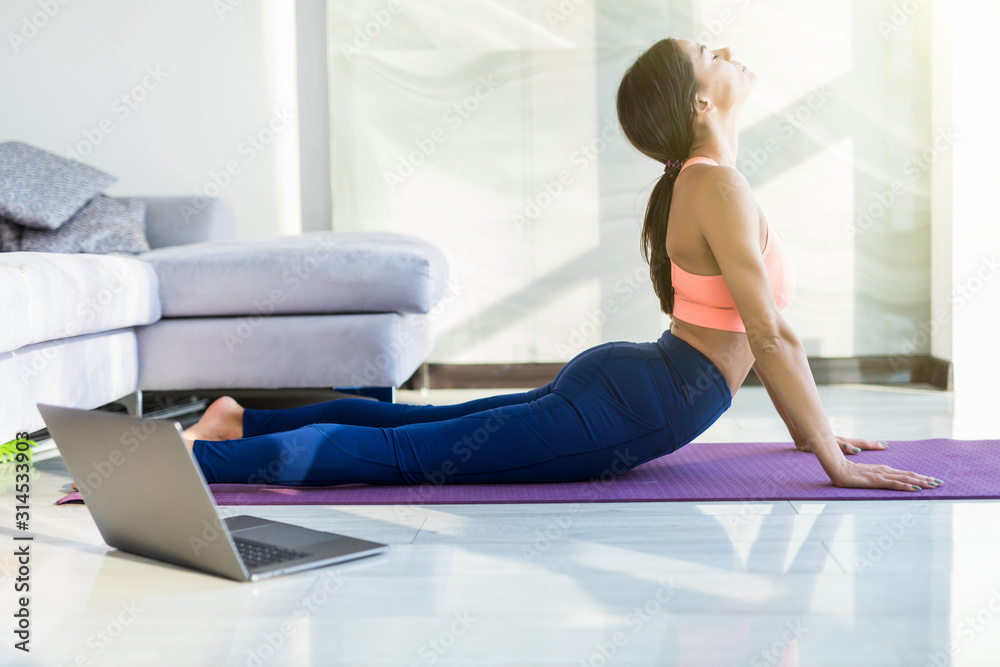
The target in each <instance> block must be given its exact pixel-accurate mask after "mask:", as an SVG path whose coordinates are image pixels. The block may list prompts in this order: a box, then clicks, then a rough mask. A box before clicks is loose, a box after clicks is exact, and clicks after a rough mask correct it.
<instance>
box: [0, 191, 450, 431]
mask: <svg viewBox="0 0 1000 667" xmlns="http://www.w3.org/2000/svg"><path fill="white" fill-rule="evenodd" d="M143 200H144V201H145V203H146V235H147V238H148V240H149V244H150V247H151V248H152V250H151V251H150V252H146V253H142V254H138V255H135V254H126V253H111V254H106V255H103V254H102V255H97V254H83V253H77V254H60V253H40V252H12V253H0V313H2V314H3V321H4V326H3V327H0V379H2V382H0V433H7V434H8V437H4V438H3V439H4V440H6V439H9V438H12V437H13V436H14V434H15V433H16V432H18V431H29V432H31V431H34V430H37V429H40V428H42V427H43V426H44V424H43V422H42V420H41V417H40V415H39V414H38V412H37V409H36V407H35V404H36V403H38V402H42V403H52V404H57V405H67V406H73V407H81V408H87V409H90V408H94V407H98V406H101V405H105V404H107V403H110V402H114V401H119V400H120V401H122V402H123V403H126V404H128V405H130V406H131V407H132V409H133V412H141V406H142V392H144V391H188V390H190V391H196V390H207V389H218V390H226V389H284V388H287V389H302V388H323V389H339V390H352V389H354V388H370V389H376V390H377V391H372V392H369V393H371V394H374V395H378V396H379V397H380V398H382V399H384V400H385V399H387V400H393V396H394V393H393V388H395V387H399V386H400V385H401V384H402V383H403V382H405V381H406V380H407V379H408V378H409V377H410V375H412V374H413V372H414V371H415V370H416V369H417V368H418V367H419V365H420V364H421V363H422V362H423V361H424V360H425V359H426V358H427V356H428V354H429V353H430V350H431V347H432V345H433V334H432V331H431V327H430V326H429V318H428V313H429V312H430V310H431V308H432V307H433V306H434V305H435V304H436V303H437V302H438V301H439V300H440V299H441V297H442V294H443V292H444V289H445V284H446V281H447V273H448V267H447V261H446V259H445V257H444V255H443V253H442V252H441V251H440V250H439V249H438V248H437V247H435V246H434V245H432V244H430V243H428V242H426V241H424V240H421V239H418V238H416V237H412V236H408V235H404V234H396V233H387V232H370V233H368V232H310V233H305V234H301V235H298V236H291V237H274V238H269V239H236V238H233V234H234V230H235V220H234V218H233V214H232V208H231V206H230V205H229V204H228V202H227V201H225V200H222V199H214V200H204V199H201V200H196V199H194V198H187V197H145V198H143Z"/></svg>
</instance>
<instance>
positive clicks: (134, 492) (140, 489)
mask: <svg viewBox="0 0 1000 667" xmlns="http://www.w3.org/2000/svg"><path fill="white" fill-rule="evenodd" d="M37 405H38V411H39V412H40V413H41V415H42V419H43V420H45V425H46V427H47V428H48V430H49V433H50V434H51V435H52V438H53V440H55V443H56V447H57V448H58V450H59V453H60V454H61V455H62V458H63V460H64V461H65V462H66V467H67V468H68V469H69V472H70V474H71V475H72V476H73V481H74V482H75V483H76V486H77V489H79V490H80V494H81V496H82V497H83V500H84V502H85V503H86V505H87V509H88V510H90V514H91V515H92V516H93V517H94V523H96V524H97V528H98V529H99V530H100V531H101V537H103V538H104V541H105V542H107V544H108V546H111V547H115V548H117V549H121V550H122V551H128V552H131V553H134V554H139V555H140V556H146V557H148V558H153V559H156V560H161V561H166V562H168V563H173V564H175V565H180V566H182V567H187V568H192V569H195V570H201V571H202V572H208V573H210V574H215V575H219V576H222V577H227V578H229V579H235V580H237V581H256V580H258V579H263V578H265V577H273V576H277V575H280V574H290V573H292V572H299V571H301V570H308V569H312V568H317V567H323V566H325V565H332V564H334V563H341V562H344V561H348V560H354V559H356V558H364V557H368V556H373V555H376V554H380V553H383V552H385V551H386V550H387V549H388V548H389V547H388V545H386V544H381V543H378V542H369V541H367V540H362V539H357V538H354V537H348V536H346V535H338V534H336V533H329V532H326V531H320V530H312V529H309V528H304V527H302V526H295V525H292V524H288V523H282V522H280V521H271V520H268V519H261V518H259V517H254V516H246V515H240V516H233V517H229V518H227V519H226V520H225V521H222V520H221V518H220V517H219V513H218V508H217V506H216V504H215V500H214V499H213V497H212V494H211V492H210V491H209V489H208V485H207V484H206V482H205V477H204V476H203V475H202V473H201V469H200V468H199V467H198V463H197V461H195V459H194V456H193V455H192V454H191V450H189V449H188V447H187V443H186V442H185V440H184V431H183V429H182V428H181V424H180V423H179V422H177V421H173V420H165V419H144V418H142V417H133V416H130V415H126V414H121V413H111V412H100V411H93V410H81V409H77V408H66V407H59V406H55V405H46V404H44V403H38V404H37Z"/></svg>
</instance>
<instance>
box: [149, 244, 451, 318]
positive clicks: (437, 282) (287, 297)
mask: <svg viewBox="0 0 1000 667" xmlns="http://www.w3.org/2000/svg"><path fill="white" fill-rule="evenodd" d="M137 257H138V259H141V260H144V261H147V262H149V263H150V264H152V265H153V266H154V267H155V268H156V273H157V275H158V276H159V279H160V304H161V307H162V310H163V316H164V317H197V316H224V315H270V314H275V313H280V314H314V313H324V314H325V313H361V312H402V313H427V312H429V311H430V309H431V307H433V306H434V304H435V303H437V302H438V300H439V299H440V298H441V295H442V293H443V291H444V286H445V281H446V279H447V274H448V264H447V260H446V259H445V256H444V254H443V253H442V252H441V250H440V249H439V248H438V247H437V246H435V245H433V244H431V243H429V242H427V241H424V240H422V239H419V238H415V237H412V236H409V235H404V234H398V233H394V232H306V233H304V234H300V235H298V236H279V237H274V238H266V239H228V240H217V241H204V242H201V243H193V244H190V245H185V246H171V247H167V248H158V249H156V250H152V251H150V252H148V253H144V254H141V255H138V256H137Z"/></svg>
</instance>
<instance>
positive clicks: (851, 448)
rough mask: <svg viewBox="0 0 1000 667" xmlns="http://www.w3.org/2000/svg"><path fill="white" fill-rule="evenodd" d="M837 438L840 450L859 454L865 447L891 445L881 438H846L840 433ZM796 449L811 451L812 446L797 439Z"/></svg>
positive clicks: (873, 447)
mask: <svg viewBox="0 0 1000 667" xmlns="http://www.w3.org/2000/svg"><path fill="white" fill-rule="evenodd" d="M833 437H835V438H836V439H837V445H839V446H840V451H842V452H844V453H845V454H857V453H858V452H860V451H861V450H863V449H888V448H889V446H888V445H886V444H885V443H884V442H882V441H881V440H862V439H861V438H845V437H843V436H840V435H835V436H833ZM795 449H797V450H799V451H800V452H811V451H813V449H812V447H810V446H809V444H808V443H806V442H805V440H804V439H797V440H795Z"/></svg>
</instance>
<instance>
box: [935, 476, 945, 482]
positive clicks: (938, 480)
mask: <svg viewBox="0 0 1000 667" xmlns="http://www.w3.org/2000/svg"><path fill="white" fill-rule="evenodd" d="M934 481H935V482H937V483H938V484H944V480H943V479H938V478H937V477H935V478H934Z"/></svg>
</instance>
